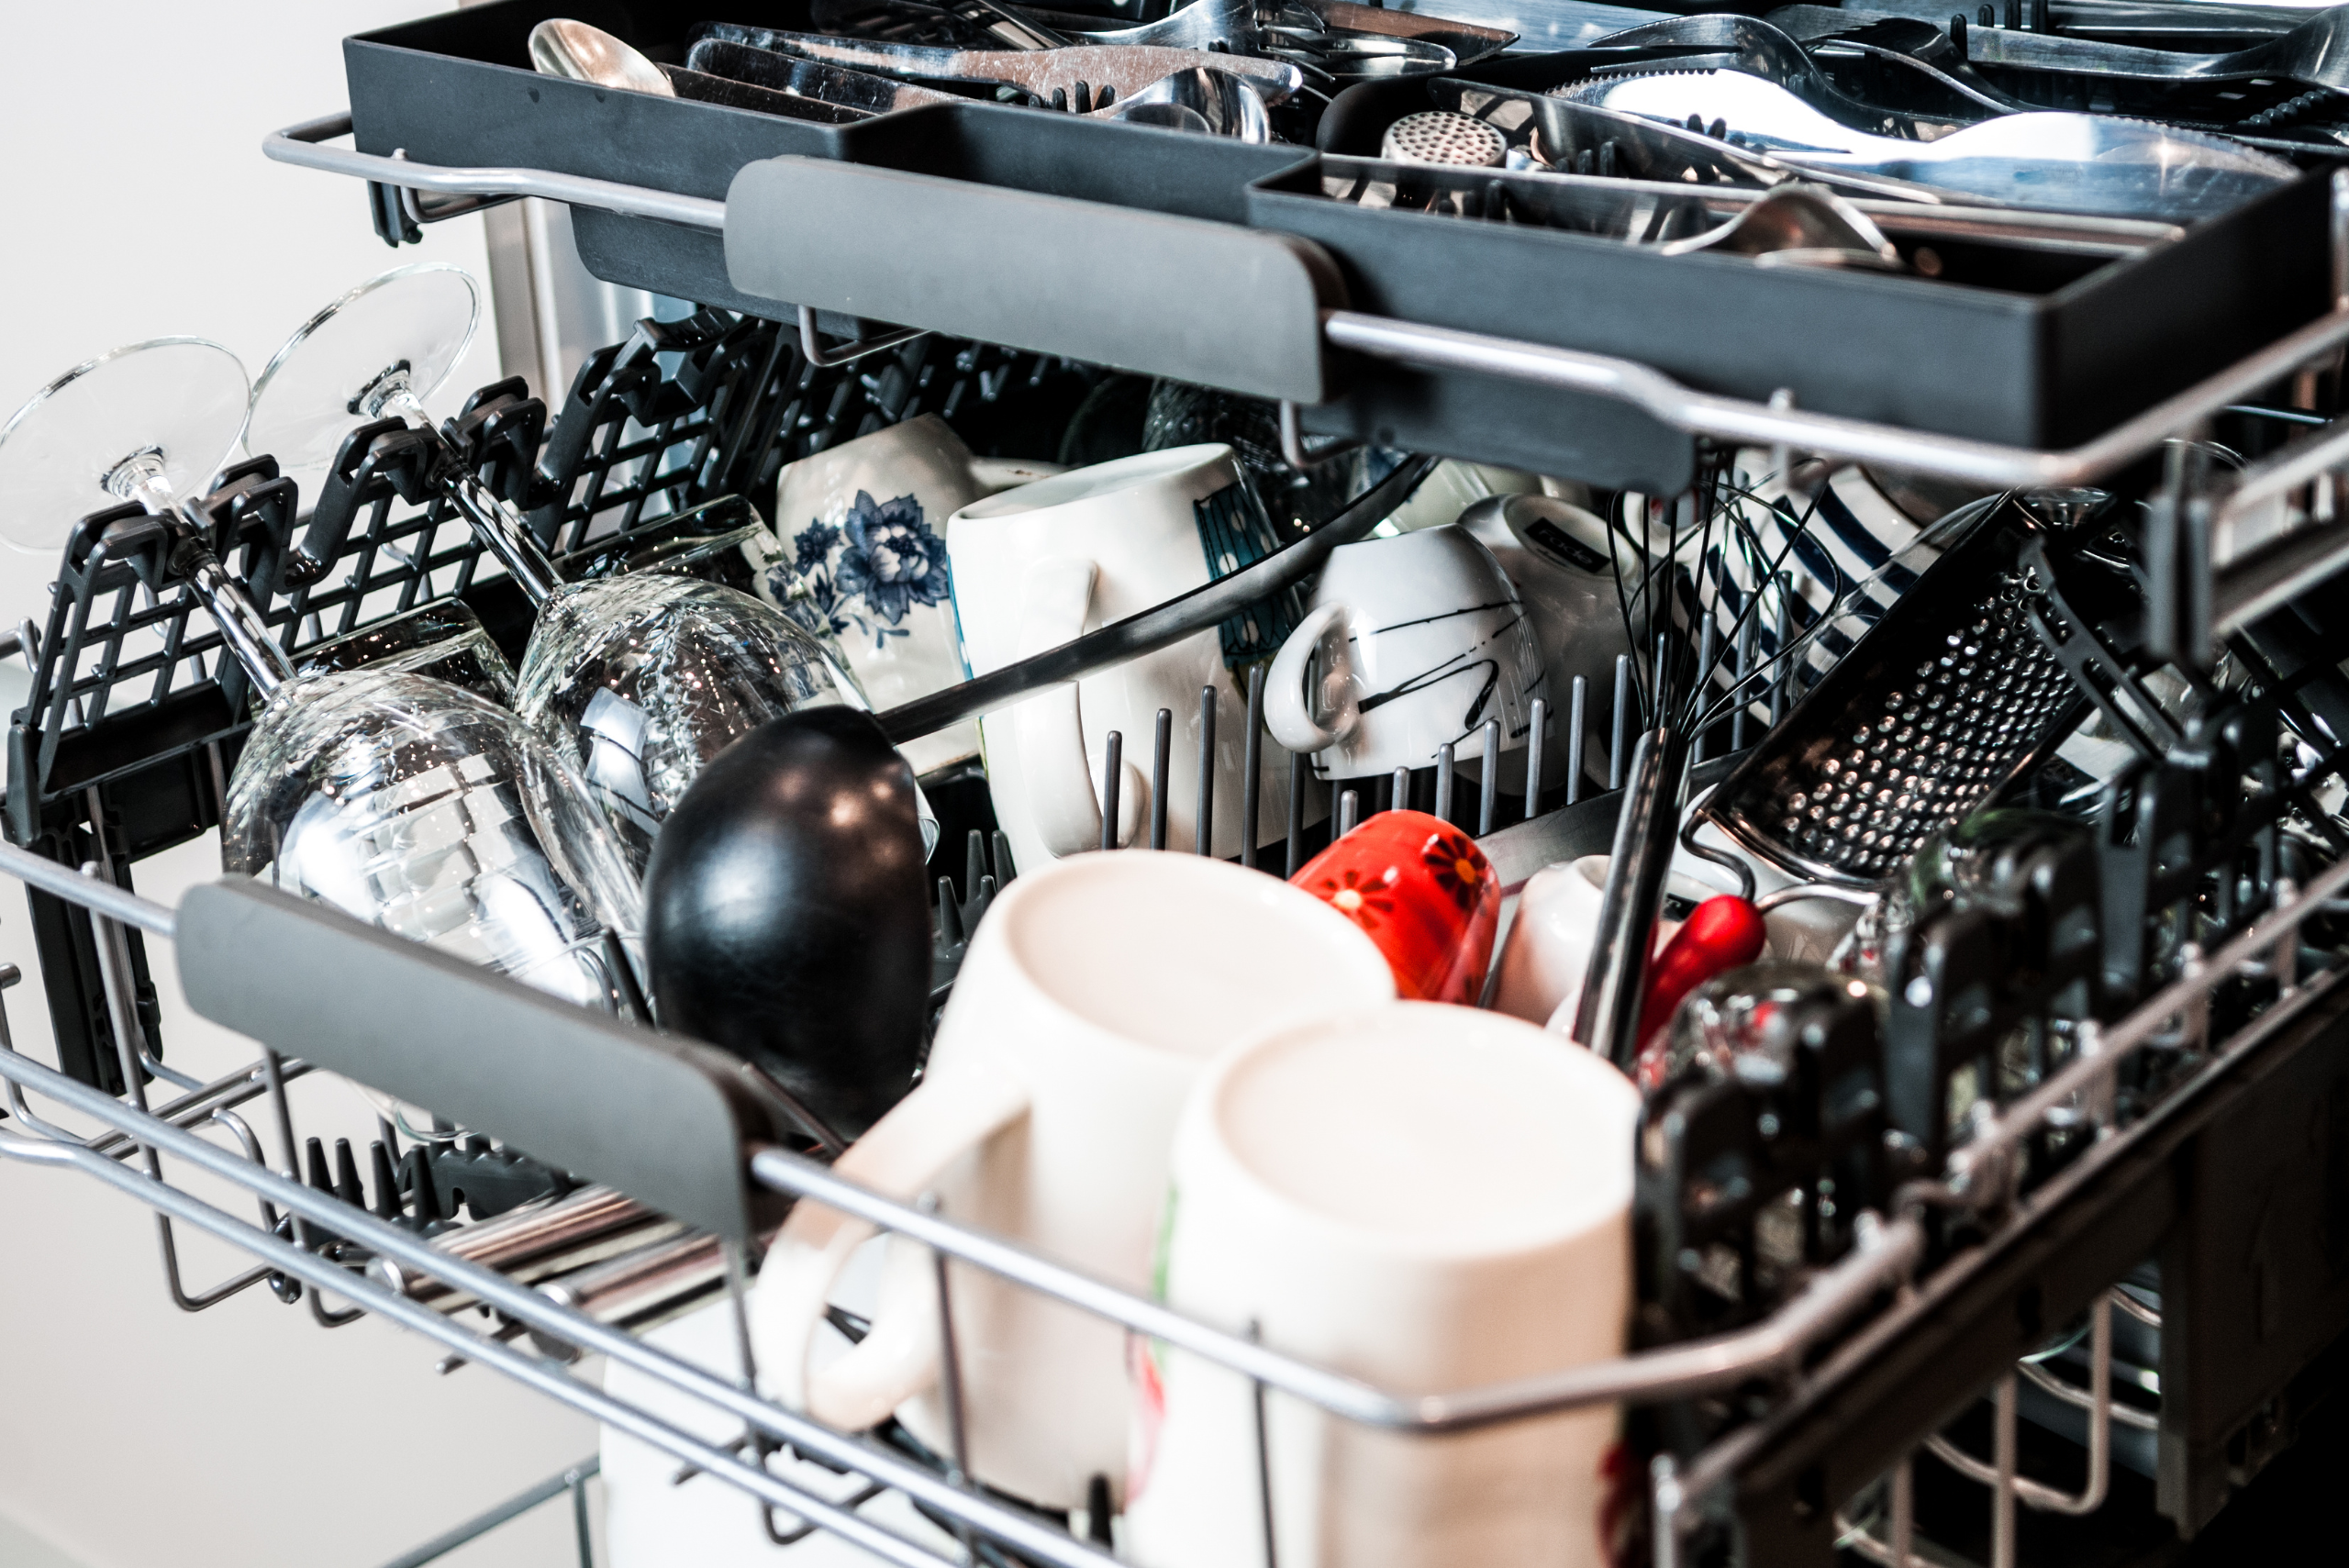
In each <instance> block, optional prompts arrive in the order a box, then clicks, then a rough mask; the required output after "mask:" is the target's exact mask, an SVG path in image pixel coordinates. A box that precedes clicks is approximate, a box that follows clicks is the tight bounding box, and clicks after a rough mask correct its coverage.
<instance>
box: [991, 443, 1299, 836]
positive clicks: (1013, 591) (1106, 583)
mask: <svg viewBox="0 0 2349 1568" xmlns="http://www.w3.org/2000/svg"><path fill="white" fill-rule="evenodd" d="M946 537H947V548H948V550H949V551H950V552H951V553H952V557H953V562H954V576H953V583H954V613H955V618H956V621H957V623H958V625H959V626H960V628H961V631H962V639H963V661H964V665H965V668H966V669H967V671H968V672H969V673H971V674H973V675H984V674H986V673H989V672H990V671H994V670H998V669H1001V668H1002V667H1003V666H1005V665H1007V664H1010V663H1013V662H1017V661H1019V660H1020V659H1022V658H1025V657H1027V656H1028V655H1030V654H1033V653H1041V652H1043V651H1046V650H1048V649H1052V648H1054V647H1057V646H1058V645H1060V644H1061V643H1063V642H1066V641H1069V640H1070V639H1073V638H1075V637H1077V636H1078V635H1080V634H1081V633H1084V632H1087V631H1093V630H1097V629H1098V628H1101V627H1103V626H1106V625H1108V624H1109V623H1111V622H1113V621H1118V620H1122V619H1124V618H1125V617H1128V616H1131V615H1136V614H1139V613H1141V611H1143V610H1147V609H1150V608H1152V607H1153V606H1157V605H1159V604H1162V603H1163V602H1164V601H1166V600H1168V599H1171V598H1174V597H1175V595H1179V594H1184V593H1187V592H1189V591H1190V590H1192V589H1194V588H1197V587H1201V586H1203V585H1205V584H1207V583H1208V581H1210V580H1211V579H1212V578H1215V577H1220V576H1223V575H1225V574H1227V573H1230V572H1231V571H1233V570H1236V569H1237V568H1239V567H1241V566H1245V565H1248V564H1250V563H1251V562H1253V561H1255V560H1257V559H1259V558H1261V556H1263V555H1264V554H1266V553H1269V552H1270V550H1272V549H1273V548H1275V541H1274V540H1273V538H1272V525H1271V524H1270V523H1269V522H1268V521H1266V520H1265V518H1264V512H1263V509H1262V508H1261V507H1260V506H1258V505H1257V503H1256V499H1255V495H1254V493H1253V492H1252V491H1251V490H1250V489H1249V488H1248V485H1247V484H1246V482H1245V481H1244V480H1243V479H1242V477H1241V472H1240V467H1239V464H1238V463H1237V462H1235V461H1234V460H1233V457H1232V452H1231V449H1230V447H1228V446H1225V445H1223V444H1221V443H1220V442H1212V443H1207V444H1203V445H1198V446H1188V447H1173V448H1169V449H1168V450H1164V451H1155V452H1143V453H1141V455H1139V456H1136V457H1128V458H1119V459H1118V460H1117V461H1115V462H1105V463H1097V464H1096V465H1094V466H1093V467H1090V468H1081V469H1075V470H1073V471H1071V472H1069V473H1063V474H1060V475H1058V476H1057V477H1054V478H1051V479H1045V480H1041V481H1039V482H1038V483H1036V484H1028V485H1023V486H1021V487H1020V488H1019V489H1017V490H1013V491H1008V492H1006V493H1005V494H1003V495H996V496H993V497H991V498H989V499H987V500H984V501H979V502H976V503H974V504H973V505H971V506H965V507H963V510H962V511H960V512H958V513H956V514H955V516H954V518H953V520H952V523H951V524H949V526H948V528H947V536H946ZM1284 629H1286V628H1285V626H1284V625H1283V624H1282V623H1281V622H1280V621H1279V620H1278V618H1277V617H1276V616H1275V615H1273V614H1269V613H1266V612H1265V611H1264V610H1263V609H1259V610H1258V611H1257V612H1255V613H1254V614H1253V615H1252V616H1250V617H1246V618H1245V619H1244V621H1243V620H1241V617H1235V619H1234V621H1229V622H1226V623H1224V626H1223V627H1220V628H1208V630H1205V631H1201V632H1198V633H1197V634H1196V635H1194V636H1191V637H1187V638H1186V639H1183V640H1182V641H1180V642H1178V643H1175V645H1174V646H1173V647H1171V648H1163V649H1161V650H1159V651H1157V652H1155V653H1151V654H1146V655H1144V656H1142V657H1141V658H1139V659H1130V660H1127V661H1126V662H1123V663H1121V664H1118V665H1116V666H1114V667H1112V668H1110V669H1108V670H1103V671H1100V672H1098V673H1095V674H1091V675H1087V676H1086V677H1085V679H1084V680H1082V681H1079V682H1076V683H1074V684H1063V685H1061V686H1057V687H1054V688H1052V689H1051V690H1048V691H1043V692H1040V693H1037V694H1036V695H1033V696H1030V697H1028V698H1026V699H1025V700H1023V701H1021V702H1019V703H1017V704H1015V705H1014V706H1010V707H1008V708H1005V709H1002V710H999V711H997V712H995V713H990V714H988V715H986V716H985V718H984V720H983V721H982V726H981V728H982V729H983V732H984V733H985V739H986V764H987V787H988V791H989V793H990V794H991V795H993V796H994V800H995V809H996V820H997V822H998V823H999V824H1000V825H1001V827H1002V828H1003V831H1004V833H1005V834H1006V835H1007V836H1008V838H1009V839H1010V840H1011V851H1012V859H1013V862H1014V863H1016V864H1017V865H1018V866H1019V869H1020V870H1021V871H1022V872H1026V871H1029V870H1030V869H1032V868H1034V867H1038V866H1041V865H1043V864H1045V863H1047V862H1050V861H1052V859H1053V858H1055V857H1057V856H1061V855H1069V854H1075V853H1078V852H1081V851H1085V850H1097V849H1099V848H1100V847H1101V806H1102V800H1101V784H1102V773H1103V769H1104V767H1105V765H1106V755H1107V752H1106V748H1107V746H1108V736H1109V732H1110V731H1111V730H1117V731H1119V733H1120V735H1121V736H1122V742H1121V743H1122V748H1123V753H1124V758H1125V765H1124V768H1123V770H1122V777H1121V780H1120V783H1119V788H1118V807H1119V810H1118V825H1117V828H1118V831H1117V841H1118V842H1119V843H1120V844H1130V843H1132V842H1134V840H1135V834H1136V832H1137V830H1138V829H1139V828H1140V827H1141V824H1142V823H1144V822H1146V821H1147V820H1148V819H1149V814H1150V808H1151V800H1150V766H1151V746H1152V735H1153V731H1154V728H1155V726H1156V719H1157V713H1158V710H1159V709H1160V708H1162V707H1163V708H1168V709H1171V710H1172V711H1173V714H1174V726H1175V728H1174V737H1173V742H1172V747H1173V751H1172V755H1171V756H1170V757H1169V759H1168V763H1169V767H1168V776H1167V794H1168V798H1167V801H1166V803H1165V804H1166V819H1167V842H1168V844H1169V845H1170V846H1173V847H1175V848H1179V849H1189V848H1191V847H1192V845H1193V844H1194V842H1195V841H1196V833H1197V800H1198V794H1199V765H1198V748H1199V739H1200V736H1199V728H1200V725H1199V693H1200V690H1201V688H1202V687H1208V686H1212V687H1213V688H1214V689H1215V694H1216V745H1215V781H1214V782H1215V806H1214V823H1213V827H1214V834H1213V839H1212V840H1211V848H1212V850H1213V852H1214V853H1215V854H1217V855H1219V856H1223V857H1229V856H1231V855H1236V854H1238V853H1239V852H1240V825H1241V823H1240V802H1241V781H1242V778H1243V776H1244V773H1245V770H1246V767H1247V745H1248V736H1247V719H1248V708H1247V687H1246V685H1245V684H1244V680H1242V679H1236V678H1235V677H1234V675H1233V673H1232V672H1231V670H1230V667H1229V664H1228V660H1230V659H1234V658H1237V659H1241V660H1245V659H1247V658H1248V657H1250V655H1251V654H1252V652H1253V651H1254V650H1255V649H1257V648H1259V647H1261V649H1262V651H1264V652H1270V651H1271V650H1272V647H1273V645H1274V643H1275V641H1276V640H1277V634H1278V632H1279V631H1281V630H1284ZM1227 631H1229V632H1230V634H1231V635H1230V637H1227V635H1226V633H1227ZM1233 639H1237V646H1235V645H1234V641H1233ZM1270 750H1271V749H1270V748H1265V752H1266V754H1265V755H1264V757H1263V759H1262V761H1261V763H1260V773H1261V780H1262V788H1263V789H1264V792H1265V795H1264V798H1266V799H1275V800H1276V799H1279V798H1282V797H1281V796H1280V795H1278V794H1276V793H1275V792H1276V791H1278V790H1279V789H1280V787H1281V783H1282V774H1281V772H1280V770H1279V768H1278V765H1277V764H1276V763H1275V761H1274V760H1273V758H1272V756H1271V755H1270ZM1277 815H1278V813H1276V812H1273V813H1266V814H1265V815H1264V817H1263V818H1262V820H1264V822H1266V823H1267V824H1269V823H1270V822H1271V820H1272V818H1273V817H1275V816H1277Z"/></svg>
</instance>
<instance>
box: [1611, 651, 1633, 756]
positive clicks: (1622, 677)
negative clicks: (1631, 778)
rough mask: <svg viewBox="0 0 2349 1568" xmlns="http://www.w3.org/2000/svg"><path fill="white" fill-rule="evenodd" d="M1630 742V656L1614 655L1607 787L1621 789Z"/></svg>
mask: <svg viewBox="0 0 2349 1568" xmlns="http://www.w3.org/2000/svg"><path fill="white" fill-rule="evenodd" d="M1630 744H1631V655H1630V654H1628V653H1618V654H1617V655H1615V715H1614V718H1613V720H1612V721H1611V726H1610V728H1609V731H1608V736H1607V787H1608V788H1609V789H1610V790H1615V789H1621V788H1622V787H1623V751H1624V749H1625V748H1626V747H1627V746H1629V745H1630Z"/></svg>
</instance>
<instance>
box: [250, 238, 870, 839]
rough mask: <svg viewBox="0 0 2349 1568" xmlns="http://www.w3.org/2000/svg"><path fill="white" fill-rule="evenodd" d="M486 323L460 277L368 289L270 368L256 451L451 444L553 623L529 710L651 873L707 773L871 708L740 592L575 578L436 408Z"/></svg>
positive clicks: (448, 469) (428, 276)
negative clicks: (827, 720) (728, 752)
mask: <svg viewBox="0 0 2349 1568" xmlns="http://www.w3.org/2000/svg"><path fill="white" fill-rule="evenodd" d="M480 314H481V307H480V293H479V290H478V288H477V287H476V286H475V284H474V283H473V278H472V277H471V276H470V275H469V274H467V273H466V272H463V271H462V269H460V268H456V267H451V266H449V265H447V264H445V263H429V262H428V263H423V264H420V265H416V266H409V267H402V268H398V269H395V270H394V271H392V272H385V273H383V274H382V275H380V276H378V277H375V278H372V279H370V280H369V281H368V282H366V283H364V284H361V285H360V286H359V287H357V288H355V289H353V290H351V292H350V293H349V294H347V295H343V296H342V297H341V298H340V299H339V300H337V301H336V302H335V303H334V304H332V305H330V306H328V307H327V308H326V309H324V310H322V311H320V312H319V313H318V314H317V316H315V317H311V319H310V320H309V321H308V322H307V323H306V324H305V325H304V326H303V327H302V328H301V329H300V330H299V331H297V332H295V334H294V336H293V337H292V338H291V339H289V340H288V341H287V342H286V344H285V346H284V348H282V349H280V350H278V352H277V355H276V357H275V358H273V360H271V361H270V362H269V365H268V367H267V368H266V369H265V370H264V371H263V372H262V376H261V379H260V382H259V383H258V384H257V385H256V386H255V388H254V393H253V398H252V415H251V426H250V432H249V435H248V444H249V445H250V447H251V449H252V450H255V451H268V452H271V453H273V454H274V455H275V456H276V457H277V458H278V460H279V462H281V463H284V464H287V465H288V466H289V467H292V468H294V469H295V471H297V472H298V471H299V470H301V469H304V468H307V467H314V466H317V467H322V466H323V465H324V464H326V463H328V462H331V461H333V459H334V456H335V453H336V451H337V450H338V449H339V448H340V445H341V443H342V441H343V439H345V437H346V435H347V434H348V433H349V431H350V430H351V429H352V428H354V426H355V422H356V421H358V420H360V419H376V418H397V419H400V420H402V421H404V422H406V424H407V425H408V426H409V428H413V429H416V430H419V431H426V432H429V433H430V434H431V435H433V436H434V437H436V438H437V439H438V440H439V442H440V447H441V455H442V457H443V458H444V460H445V461H443V462H441V463H440V473H439V475H438V477H437V479H436V481H435V483H436V484H438V485H439V487H440V493H441V494H442V495H444V496H445V497H446V499H447V500H448V502H449V504H450V505H451V507H452V508H453V509H454V510H455V511H456V512H457V514H458V515H459V516H460V517H462V518H463V519H464V520H465V522H466V523H467V524H468V525H470V526H471V527H472V528H473V531H474V534H475V537H477V538H478V539H480V540H481V541H482V544H483V546H484V548H485V549H486V550H489V551H490V553H491V554H493V555H494V556H495V557H496V559H497V560H498V562H500V563H501V564H502V565H503V566H504V567H505V568H506V570H507V573H509V574H510V575H511V576H512V577H513V579H514V581H515V584H516V585H517V586H518V587H519V588H520V589H521V591H522V593H523V594H524V595H525V596H526V597H528V598H529V601H530V604H531V606H532V607H533V608H534V609H535V610H536V611H537V612H538V624H537V625H536V626H535V627H534V628H532V630H531V633H530V640H529V646H528V648H527V649H526V650H525V651H524V653H523V656H522V663H521V668H520V671H519V672H518V675H517V677H516V681H515V696H514V706H515V711H516V712H517V713H518V714H519V715H520V716H521V717H522V718H523V719H524V720H525V721H526V722H528V723H529V725H531V726H532V727H533V728H535V729H536V730H537V731H538V732H539V734H540V736H541V737H542V738H543V739H544V740H546V741H547V742H548V743H549V744H550V745H551V746H552V747H554V748H555V749H556V750H557V751H561V752H562V753H563V754H564V755H565V756H566V757H567V758H568V759H569V760H570V761H571V762H573V763H575V764H576V765H577V767H578V768H579V769H580V771H581V772H582V773H583V774H584V777H585V779H586V781H587V784H588V787H589V788H590V790H591V791H592V792H593V793H594V795H595V798H596V802H597V804H598V805H599V806H602V808H603V810H604V812H605V815H606V816H607V818H608V819H609V820H610V822H611V825H612V828H613V829H614V831H615V833H616V834H617V835H618V839H619V841H620V844H621V846H622V848H623V850H624V851H625V852H626V854H627V855H628V858H629V863H630V866H631V869H633V870H636V871H638V872H641V870H642V868H643V865H644V862H645V860H646V859H647V857H649V856H650V854H651V849H652V840H653V837H654V835H655V834H656V832H657V831H658V830H659V828H660V824H661V822H662V819H663V818H665V817H667V816H668V814H669V810H670V807H671V806H674V804H675V802H676V800H677V798H678V797H679V796H680V795H683V794H684V793H685V786H686V785H687V784H691V783H692V782H693V780H694V777H695V776H696V774H697V773H700V771H701V769H702V766H703V764H704V763H706V762H708V761H709V760H710V759H711V758H713V757H715V756H716V755H717V754H718V752H719V751H723V750H724V749H725V748H726V747H727V746H728V745H729V744H730V743H731V742H732V741H734V740H738V739H740V737H741V736H742V735H744V734H746V733H748V732H749V731H750V730H751V729H753V728H757V727H758V726H759V725H761V724H763V723H764V722H766V721H767V720H768V719H771V718H775V717H781V716H782V715H784V714H786V713H790V712H794V711H796V710H797V709H800V708H806V707H813V706H823V705H828V704H832V703H839V702H849V703H851V704H852V705H854V706H860V707H861V706H865V704H864V702H863V694H862V693H861V692H860V691H859V690H858V688H857V687H856V685H855V684H854V680H853V677H852V676H850V675H849V674H848V673H847V663H846V662H845V661H844V660H842V659H841V658H839V657H838V656H837V654H836V653H834V652H833V651H829V650H827V649H826V648H825V647H824V646H823V644H822V643H821V642H820V641H819V640H818V639H817V638H816V637H815V636H814V635H813V634H812V633H810V632H809V631H808V630H807V628H804V627H802V626H801V625H799V623H797V622H796V621H795V620H793V619H792V618H791V617H788V616H785V614H783V613H782V612H781V611H779V610H777V609H775V608H774V606H771V605H768V604H766V603H764V602H763V601H762V600H760V599H758V598H756V597H754V596H752V595H749V594H746V593H743V592H741V591H740V590H739V589H735V588H730V587H728V586H726V585H725V584H720V583H716V582H709V581H704V580H701V579H699V578H697V577H694V576H690V575H685V574H681V573H675V572H672V571H662V570H653V571H645V572H630V573H622V574H619V575H617V576H612V577H607V578H600V579H596V580H590V581H584V582H575V583H571V582H565V581H564V580H563V579H562V575H561V573H559V572H558V570H557V568H556V566H555V564H554V562H553V561H552V560H551V558H550V557H549V555H548V553H547V550H546V549H545V547H544V546H543V545H542V544H541V543H540V540H539V539H538V538H537V536H536V535H534V534H533V533H532V532H531V531H530V528H529V525H528V524H527V523H526V522H525V521H524V520H523V518H522V517H520V515H519V514H518V513H517V512H516V511H515V509H514V508H513V507H512V506H510V505H508V504H507V502H506V501H505V500H504V499H502V498H501V497H500V496H498V495H496V494H495V492H494V491H492V490H491V489H490V488H489V486H487V485H486V484H483V483H482V481H481V479H480V477H479V475H478V474H477V473H474V472H473V470H472V468H471V467H470V466H469V465H468V464H467V463H466V462H465V461H464V458H463V454H462V452H460V451H459V450H458V449H457V446H456V443H455V442H454V441H452V440H451V439H450V437H449V435H448V433H447V432H446V431H445V430H443V429H441V428H440V427H438V426H436V425H435V424H434V423H433V421H432V418H431V417H430V416H429V414H427V413H426V412H425V408H424V399H425V398H427V397H429V396H430V395H432V393H433V391H434V390H435V389H436V388H438V387H439V386H440V384H441V383H442V382H443V381H444V380H446V379H447V377H448V375H449V373H451V371H452V370H453V369H454V368H455V366H456V364H457V361H458V360H459V359H460V358H461V357H462V355H463V353H464V350H465V347H466V345H467V344H468V343H469V342H471V340H472V339H473V332H474V330H475V328H476V327H477V326H478V324H479V320H480ZM323 567H324V563H323V562H317V563H312V567H311V570H312V571H313V572H319V571H322V570H323Z"/></svg>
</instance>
